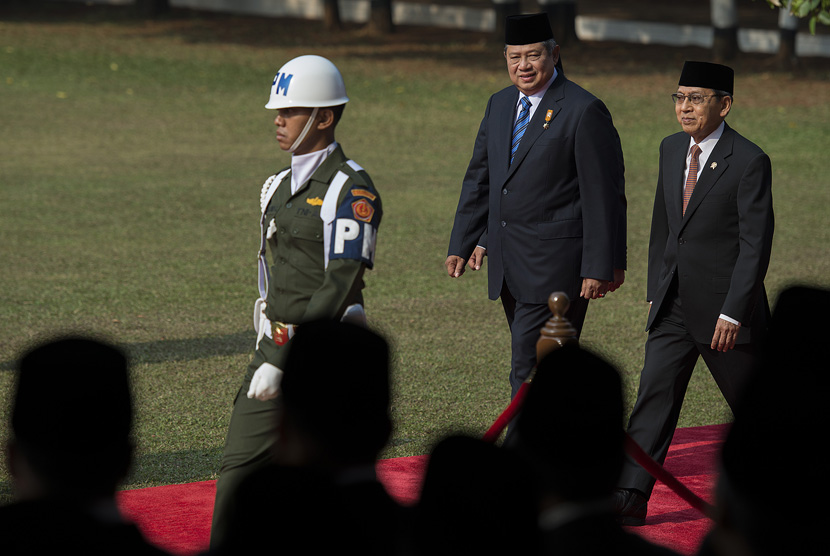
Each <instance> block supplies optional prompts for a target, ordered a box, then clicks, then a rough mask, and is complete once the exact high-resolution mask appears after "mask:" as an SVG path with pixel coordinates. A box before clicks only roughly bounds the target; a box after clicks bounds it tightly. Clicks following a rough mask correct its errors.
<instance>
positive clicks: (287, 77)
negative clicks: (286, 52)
mask: <svg viewBox="0 0 830 556" xmlns="http://www.w3.org/2000/svg"><path fill="white" fill-rule="evenodd" d="M292 77H294V74H293V73H278V74H277V75H276V76H274V84H273V85H272V87H274V94H282V95H283V96H285V95H287V94H288V87H289V86H290V85H291V78H292Z"/></svg>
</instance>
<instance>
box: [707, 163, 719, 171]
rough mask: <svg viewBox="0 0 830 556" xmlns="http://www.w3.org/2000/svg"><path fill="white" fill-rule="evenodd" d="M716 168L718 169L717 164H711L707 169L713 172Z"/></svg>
mask: <svg viewBox="0 0 830 556" xmlns="http://www.w3.org/2000/svg"><path fill="white" fill-rule="evenodd" d="M717 167H718V163H717V162H713V163H712V164H711V165H710V166H709V168H711V169H712V170H714V169H715V168H717Z"/></svg>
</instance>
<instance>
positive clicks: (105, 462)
mask: <svg viewBox="0 0 830 556" xmlns="http://www.w3.org/2000/svg"><path fill="white" fill-rule="evenodd" d="M11 424H12V432H13V439H12V445H13V450H18V451H19V453H20V454H22V456H23V457H24V458H25V461H26V463H27V464H28V467H29V469H31V470H32V471H33V472H34V474H35V475H36V476H37V479H38V482H39V483H40V484H41V485H42V487H43V488H44V489H45V490H46V491H47V493H48V494H58V495H60V494H62V493H68V494H71V495H72V496H76V497H77V496H86V495H89V496H90V497H96V496H101V495H111V494H112V493H113V492H114V490H115V487H116V485H117V484H118V482H119V481H120V480H121V479H122V478H123V477H124V475H125V474H126V472H127V469H128V467H129V463H130V458H131V454H132V442H131V438H130V434H131V427H132V396H131V392H130V383H129V376H128V369H127V359H126V357H125V356H124V354H123V353H122V352H121V351H120V350H118V349H117V348H115V347H114V346H111V345H108V344H105V343H103V342H100V341H97V340H94V339H90V338H81V337H66V338H60V339H56V340H53V341H49V342H46V343H44V344H41V345H39V346H37V347H35V348H34V349H32V350H31V351H29V352H27V353H25V354H24V355H23V356H22V358H21V359H20V362H19V369H18V375H17V388H16V393H15V397H14V401H13V406H12V412H11Z"/></svg>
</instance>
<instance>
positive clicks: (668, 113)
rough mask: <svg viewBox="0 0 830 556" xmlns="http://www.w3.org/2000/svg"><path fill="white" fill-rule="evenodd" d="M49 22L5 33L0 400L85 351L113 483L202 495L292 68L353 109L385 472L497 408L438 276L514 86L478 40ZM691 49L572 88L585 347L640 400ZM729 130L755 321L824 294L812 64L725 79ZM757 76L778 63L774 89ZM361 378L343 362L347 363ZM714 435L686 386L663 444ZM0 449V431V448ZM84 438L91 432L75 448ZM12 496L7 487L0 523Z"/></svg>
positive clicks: (493, 49)
mask: <svg viewBox="0 0 830 556" xmlns="http://www.w3.org/2000/svg"><path fill="white" fill-rule="evenodd" d="M72 13H73V14H74V15H73V16H72V17H68V16H65V15H62V14H63V12H61V10H59V9H57V8H55V9H54V10H53V11H52V12H46V13H45V14H41V15H39V16H29V15H25V14H23V15H21V14H19V13H13V14H10V15H8V17H4V18H3V19H2V21H0V126H2V131H3V132H2V133H1V134H0V153H1V154H0V255H2V263H3V267H2V273H0V403H2V404H3V406H4V407H5V406H7V405H8V398H9V393H10V390H11V387H12V379H13V369H14V359H15V357H16V356H17V354H18V353H19V352H20V350H22V349H24V348H25V347H26V346H28V345H30V343H31V342H33V341H35V340H38V339H41V338H43V337H46V336H48V335H51V334H54V333H58V332H62V331H66V330H74V331H85V332H91V333H95V334H98V335H101V336H103V337H105V338H108V339H111V340H113V341H116V342H118V343H120V344H122V345H123V346H124V347H125V348H126V349H127V350H128V351H129V353H130V354H131V356H132V359H133V362H134V369H133V378H134V385H135V393H136V404H137V425H136V431H135V435H136V441H137V445H138V452H137V460H136V462H135V466H134V470H133V473H132V475H131V477H130V478H129V480H128V484H127V486H128V487H130V488H132V487H140V486H150V485H159V484H168V483H177V482H188V481H196V480H204V479H210V478H215V476H216V472H217V469H218V466H219V460H220V456H221V451H222V445H223V441H224V434H225V430H226V427H227V422H228V419H229V417H230V409H231V401H232V398H233V395H234V393H235V391H236V390H237V388H238V387H239V384H240V381H241V379H242V374H243V370H244V367H245V365H246V364H247V361H248V358H249V356H250V352H251V349H252V346H253V344H254V341H255V337H254V333H253V329H252V309H253V307H252V306H253V301H254V299H255V298H256V297H257V293H256V264H255V256H256V251H257V249H258V245H259V239H258V233H259V226H258V199H259V190H260V186H261V184H262V182H263V181H264V180H265V178H267V177H268V176H269V175H270V174H272V173H274V172H275V171H277V170H279V169H280V168H282V167H284V166H286V165H287V164H288V157H287V156H286V155H285V154H284V153H282V152H281V151H279V149H278V146H277V145H276V142H275V139H274V131H273V124H272V122H273V113H272V112H269V111H266V110H265V109H264V108H263V105H264V104H265V102H266V101H267V98H268V90H269V87H270V83H271V79H272V78H273V75H274V74H275V73H276V70H277V69H278V68H279V67H280V66H281V65H282V64H283V63H284V62H285V61H287V60H288V59H290V58H292V57H294V56H297V55H300V54H308V53H315V54H321V55H325V56H327V57H329V58H330V59H332V60H333V61H334V62H335V63H336V64H337V65H338V67H339V68H340V70H341V71H342V73H343V74H344V76H345V79H346V84H347V88H348V92H349V95H350V97H351V98H352V101H351V102H350V103H349V104H348V107H347V110H346V111H345V114H344V117H343V121H342V122H341V124H340V126H339V128H338V140H339V141H340V142H341V143H342V144H343V146H344V150H345V151H346V153H347V154H348V155H349V156H350V157H352V158H353V159H355V160H356V161H357V162H359V163H360V164H361V165H362V166H363V167H364V168H366V169H367V171H368V172H369V173H370V175H371V176H372V178H373V179H374V181H375V184H376V185H377V187H378V189H379V190H380V192H381V194H382V195H383V201H384V209H385V215H384V219H383V225H382V226H381V229H380V235H379V243H378V253H377V258H376V267H375V270H374V271H372V272H370V273H368V276H367V279H366V282H367V290H366V301H367V311H368V313H369V316H370V320H371V324H372V325H373V326H374V327H376V328H377V329H378V330H380V331H381V332H382V333H384V334H385V335H386V336H387V338H388V339H389V340H390V342H391V343H392V344H393V346H394V354H395V355H394V358H395V367H394V388H395V396H394V401H393V414H394V420H395V424H396V430H395V433H394V437H393V439H392V442H391V443H390V445H389V447H388V448H387V450H386V451H385V453H384V454H383V456H384V457H398V456H410V455H416V454H423V453H426V452H427V451H428V450H429V449H430V447H431V445H432V444H433V443H434V442H435V441H436V440H437V439H438V438H439V437H440V436H441V435H442V434H443V433H446V432H449V431H458V430H463V431H468V432H473V433H475V434H479V433H483V431H484V430H486V428H487V427H488V426H489V425H490V423H492V421H493V420H494V419H495V417H496V416H497V415H498V413H499V412H500V411H501V410H502V409H503V408H504V407H505V405H506V404H507V403H508V401H509V399H508V397H509V388H508V384H507V373H508V370H509V338H508V333H507V332H508V331H507V326H506V323H505V320H504V316H503V314H502V311H501V306H500V304H499V303H497V302H490V301H488V300H487V295H486V274H485V273H484V272H479V273H471V272H468V273H467V274H466V275H465V276H464V277H463V279H461V280H450V279H449V278H447V277H446V275H445V272H444V269H443V262H444V259H445V256H446V247H447V242H448V239H449V233H450V228H451V226H452V219H453V215H454V210H455V205H456V202H457V199H458V193H459V188H460V184H461V178H462V176H463V173H464V170H465V168H466V164H467V162H468V160H469V156H470V153H471V152H472V142H473V138H474V135H475V132H476V129H477V128H478V123H479V121H480V118H481V115H482V114H483V110H484V107H485V104H486V102H487V98H488V97H489V95H490V94H491V93H493V92H495V91H496V90H498V89H500V88H501V87H503V86H506V85H508V84H509V82H508V80H507V75H506V71H505V70H504V67H503V61H502V60H501V46H500V45H499V44H497V43H494V42H493V41H492V40H490V39H488V38H487V37H486V36H485V35H481V34H477V33H463V32H452V33H451V32H448V31H446V30H433V29H419V28H402V29H401V30H400V33H398V34H397V35H396V36H395V37H393V38H391V39H385V38H378V37H372V36H369V35H367V34H365V33H364V32H363V31H361V30H359V29H347V30H346V31H344V32H341V33H335V34H326V33H323V32H322V30H321V29H319V24H317V23H314V22H302V21H291V22H288V21H280V20H273V19H256V18H242V17H231V16H218V15H209V14H207V15H205V14H203V15H199V14H193V13H188V12H176V13H174V15H173V16H170V17H168V18H165V19H162V20H159V21H155V22H149V21H141V20H135V19H132V18H130V17H128V16H127V15H126V13H125V12H124V11H123V10H119V9H104V8H96V9H88V10H78V9H74V10H73V11H72ZM706 57H707V53H706V52H705V51H703V50H700V49H672V48H668V47H663V46H654V47H645V46H635V45H624V44H590V43H589V44H584V45H582V46H580V47H573V48H572V49H571V50H565V51H564V53H563V60H564V65H565V70H566V72H567V74H568V76H569V77H570V78H571V79H573V80H575V81H577V82H578V83H580V84H581V85H583V86H585V87H586V88H588V89H589V90H591V91H592V92H594V93H595V94H597V95H598V96H600V97H601V98H603V99H604V100H605V101H606V103H607V105H608V106H609V108H610V110H611V112H612V114H613V116H614V120H615V124H616V126H617V128H618V130H619V132H620V135H621V138H622V143H623V149H624V152H625V159H626V178H627V195H628V201H629V216H628V218H629V236H628V237H629V243H628V254H629V255H628V256H629V271H628V273H627V276H626V283H625V285H624V286H623V288H622V289H621V290H619V291H618V292H616V293H613V294H611V295H610V296H609V297H608V298H607V299H604V300H601V301H598V302H594V303H592V305H591V307H590V309H589V313H588V318H587V323H586V326H585V329H584V332H583V340H584V344H585V345H587V346H590V347H591V348H593V349H596V350H598V351H600V352H602V353H603V354H605V355H606V356H607V357H609V358H611V359H612V360H613V361H614V362H616V363H617V364H618V365H619V367H620V369H621V371H622V372H623V373H624V377H625V384H626V387H627V394H628V398H627V399H628V402H629V404H631V403H633V400H634V397H635V394H636V384H637V378H638V373H639V369H640V365H641V363H642V347H643V343H644V341H645V333H644V331H643V325H644V322H645V316H646V308H647V305H646V303H645V271H646V269H645V254H646V248H647V243H648V229H649V222H650V217H651V205H652V200H653V194H654V186H655V182H656V178H655V174H656V169H657V156H658V153H657V147H658V145H659V142H660V139H661V138H662V137H664V136H666V135H668V134H670V133H673V132H675V131H677V130H678V129H679V128H678V124H677V122H676V120H675V118H674V111H673V108H672V105H671V101H670V99H669V96H668V95H669V94H670V93H671V92H673V91H674V87H675V86H676V83H677V76H678V75H679V71H680V68H681V66H682V61H683V60H684V59H686V58H691V59H706ZM734 66H735V67H736V69H737V73H738V78H737V84H736V89H737V91H736V94H737V96H736V102H735V106H734V110H733V113H732V114H731V115H730V116H729V122H730V125H732V126H733V127H735V128H736V129H737V130H738V131H739V132H741V133H743V134H744V135H746V136H747V137H749V138H750V139H752V140H754V141H755V142H756V143H758V144H759V145H760V146H761V147H762V148H764V149H765V150H766V151H767V152H768V153H769V154H770V156H771V158H772V162H773V170H774V178H773V179H774V181H773V188H774V198H775V211H776V234H775V244H774V248H773V256H772V263H771V266H770V269H769V273H768V275H767V281H766V283H767V288H768V290H769V292H770V296H771V298H772V299H773V300H774V296H775V295H776V293H777V292H779V291H780V290H781V289H782V288H783V287H785V286H786V285H787V284H790V283H794V282H799V283H812V284H823V285H827V284H828V283H830V280H829V279H828V275H830V257H828V254H829V253H828V251H829V250H830V247H828V246H830V232H828V226H827V224H826V221H827V213H828V211H827V207H828V206H830V187H828V186H830V178H828V175H827V173H826V171H825V170H824V169H823V164H825V162H826V158H827V149H828V144H830V124H828V122H830V105H828V103H827V100H828V99H830V62H828V61H827V60H807V61H805V63H804V64H803V67H802V70H801V71H800V72H799V73H798V74H789V73H776V72H774V71H771V70H768V66H767V60H765V59H764V58H761V57H757V56H745V57H741V58H740V59H739V60H737V61H736V62H735V64H734ZM770 67H771V66H770ZM354 355H355V356H359V353H355V354H354ZM730 418H731V415H730V413H729V410H728V407H727V406H726V405H725V403H724V402H723V400H722V399H721V396H720V394H719V392H718V390H717V387H716V386H715V385H714V382H713V381H712V379H711V377H710V376H709V375H708V373H707V372H706V370H705V367H700V368H699V369H698V372H696V373H695V376H694V378H693V380H692V384H691V386H690V390H689V392H688V394H687V398H686V404H685V407H684V410H683V414H682V416H681V423H680V424H681V426H694V425H704V424H712V423H721V422H725V421H727V420H729V419H730ZM1 430H2V431H1V432H0V442H2V441H3V440H4V439H5V435H6V434H7V431H6V430H5V427H3V428H2V429H1ZM78 433H79V434H83V431H78ZM9 492H10V485H9V480H8V473H7V470H6V468H5V464H4V463H3V464H0V500H3V499H7V498H8V496H9Z"/></svg>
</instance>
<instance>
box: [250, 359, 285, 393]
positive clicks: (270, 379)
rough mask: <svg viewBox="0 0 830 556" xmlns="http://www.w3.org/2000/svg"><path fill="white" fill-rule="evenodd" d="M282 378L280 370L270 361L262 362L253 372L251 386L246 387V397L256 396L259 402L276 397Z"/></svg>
mask: <svg viewBox="0 0 830 556" xmlns="http://www.w3.org/2000/svg"><path fill="white" fill-rule="evenodd" d="M281 380H282V370H280V369H279V367H275V366H274V365H272V364H271V363H263V364H262V365H260V366H259V368H258V369H257V370H256V372H255V373H254V378H252V379H251V387H250V388H249V389H248V397H249V398H251V399H253V398H256V399H258V400H259V401H261V402H264V401H267V400H271V399H274V398H276V397H277V393H278V392H279V390H280V381H281Z"/></svg>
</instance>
